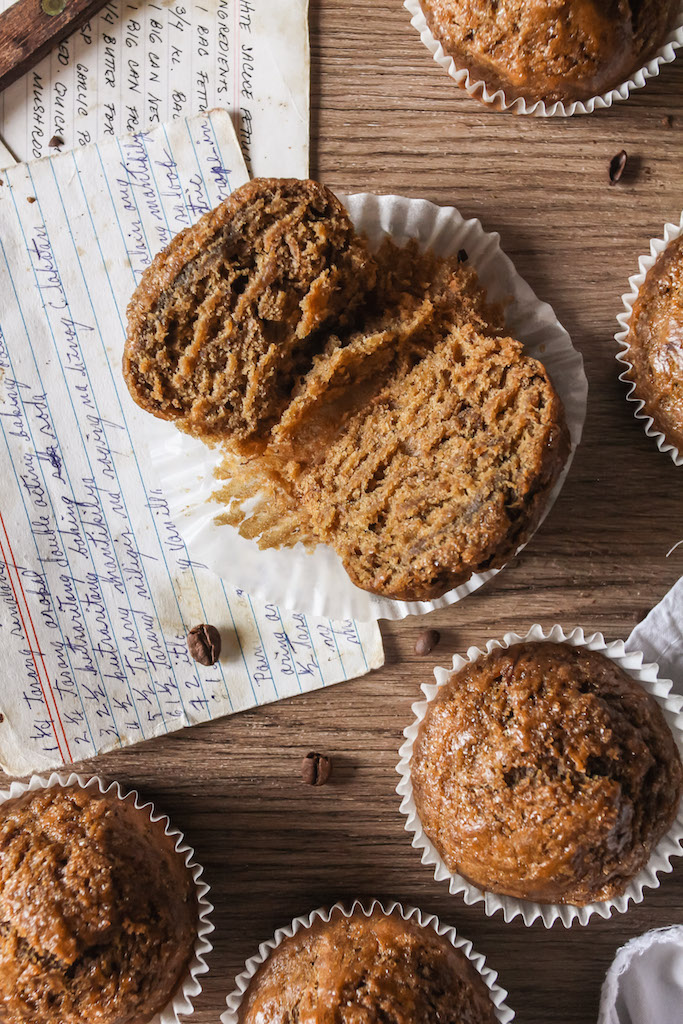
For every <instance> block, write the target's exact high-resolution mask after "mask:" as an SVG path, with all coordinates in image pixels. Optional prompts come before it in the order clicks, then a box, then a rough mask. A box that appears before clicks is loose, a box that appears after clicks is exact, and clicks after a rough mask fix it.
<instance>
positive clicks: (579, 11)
mask: <svg viewBox="0 0 683 1024" xmlns="http://www.w3.org/2000/svg"><path fill="white" fill-rule="evenodd" d="M420 3H421V5H422V8H423V10H424V14H425V18H426V19H427V24H428V25H429V27H430V29H431V31H432V34H433V35H434V36H435V38H436V39H438V40H439V41H440V42H441V44H442V46H443V48H444V50H445V51H446V53H448V54H450V55H451V56H452V57H453V58H454V59H455V60H456V62H459V63H460V64H461V65H462V66H465V67H468V68H469V70H470V71H471V72H472V73H473V75H474V77H475V78H478V79H482V80H483V81H484V82H486V84H487V85H488V87H489V88H490V89H503V90H504V91H505V92H506V94H508V95H509V97H510V98H517V97H523V98H525V99H530V100H545V101H546V102H551V103H553V102H556V101H558V100H562V101H566V102H571V101H573V100H582V99H588V98H589V97H591V96H596V95H599V94H600V93H603V92H606V91H608V90H609V89H612V88H614V87H615V86H617V85H619V84H621V82H623V81H625V80H626V79H627V78H629V77H630V74H631V72H633V71H635V70H636V69H637V68H639V67H641V66H642V65H643V64H644V63H646V61H647V60H648V59H649V57H650V56H651V55H652V53H654V51H655V50H656V49H657V48H658V46H659V45H660V44H661V42H662V41H663V39H664V38H665V36H666V34H667V32H668V30H669V29H670V27H671V24H672V20H673V17H674V14H675V11H676V0H637V2H636V0H420Z"/></svg>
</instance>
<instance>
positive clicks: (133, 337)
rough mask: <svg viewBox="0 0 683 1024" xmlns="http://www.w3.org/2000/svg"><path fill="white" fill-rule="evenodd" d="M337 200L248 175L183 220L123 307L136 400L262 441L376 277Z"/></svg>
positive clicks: (209, 435)
mask: <svg viewBox="0 0 683 1024" xmlns="http://www.w3.org/2000/svg"><path fill="white" fill-rule="evenodd" d="M374 277H375V265H374V261H373V259H372V257H371V256H370V254H369V252H368V250H367V247H366V245H365V242H364V241H363V240H362V239H361V238H359V237H358V236H357V235H356V233H355V231H354V229H353V225H352V224H351V221H350V219H349V216H348V214H347V212H346V210H345V209H344V207H343V206H342V205H341V203H340V202H339V200H338V199H337V198H336V197H335V196H334V195H333V194H332V193H331V192H330V191H329V189H327V188H325V186H324V185H320V184H318V183H317V182H314V181H299V180H297V179H293V178H292V179H287V178H283V179H263V178H261V179H259V178H257V179H255V180H254V181H251V182H249V183H248V184H246V185H244V186H243V187H242V188H240V189H237V191H235V192H233V194H232V195H231V196H229V198H228V199H226V200H225V201H224V202H223V203H221V204H220V206H218V207H216V209H215V210H211V211H210V212H209V213H207V214H205V216H203V217H202V218H201V220H199V221H198V222H197V224H195V225H193V226H192V227H189V228H186V229H185V230H184V231H182V232H181V233H180V234H179V235H177V236H176V237H175V238H174V239H173V241H172V242H171V243H170V244H169V245H168V246H167V247H166V248H165V249H164V250H163V251H162V252H160V253H159V254H158V255H157V256H156V258H155V259H154V261H153V262H152V264H151V265H150V266H149V267H148V268H147V269H146V270H145V272H144V274H143V276H142V280H141V282H140V284H139V286H138V288H137V290H136V291H135V293H134V294H133V297H132V299H131V301H130V304H129V307H128V332H127V337H126V343H125V349H124V358H123V373H124V377H125V379H126V383H127V384H128V388H129V390H130V393H131V395H132V396H133V398H134V399H135V401H136V402H137V403H138V405H140V406H141V407H142V408H143V409H146V410H147V411H148V412H151V413H153V414H154V415H155V416H160V417H162V418H165V419H174V420H177V421H178V423H179V425H180V426H182V427H183V428H184V429H186V430H188V431H189V432H190V433H196V434H198V435H199V436H201V437H203V438H205V439H209V440H210V439H216V438H226V437H232V438H234V439H236V440H239V441H247V442H248V441H249V440H252V439H258V438H259V437H260V436H262V434H263V433H264V431H266V430H267V428H268V426H269V424H271V423H272V422H274V421H275V419H276V418H277V416H278V415H279V413H280V412H281V411H282V408H283V407H284V405H285V404H286V402H287V400H288V398H289V394H290V392H291V389H292V387H293V385H294V382H295V380H296V379H297V377H298V376H299V374H301V373H303V372H305V371H306V370H307V369H308V368H309V366H310V364H311V359H312V355H313V354H314V353H315V352H316V351H318V349H319V343H318V339H319V334H320V328H321V327H323V325H324V324H325V323H326V322H327V321H329V320H330V319H333V318H334V319H335V321H338V320H341V321H342V322H343V321H344V319H345V318H346V317H347V316H348V314H349V312H350V311H351V310H353V308H354V307H355V306H356V305H357V304H358V303H359V302H360V300H361V299H362V297H363V295H364V294H365V292H366V291H367V289H368V288H371V287H372V285H373V284H374Z"/></svg>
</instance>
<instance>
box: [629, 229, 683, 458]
mask: <svg viewBox="0 0 683 1024" xmlns="http://www.w3.org/2000/svg"><path fill="white" fill-rule="evenodd" d="M627 342H628V345H629V351H628V353H627V357H628V359H629V361H630V362H631V364H632V366H633V369H632V370H630V371H629V373H628V376H629V377H630V378H631V380H633V381H634V383H635V385H636V388H635V397H637V398H640V399H642V401H643V402H644V403H645V405H644V409H645V412H646V413H647V414H648V416H651V417H652V419H653V420H654V422H655V426H656V427H657V429H658V430H660V431H661V432H662V433H663V434H664V435H665V436H666V439H667V441H669V442H670V443H671V444H673V445H675V446H676V447H677V448H678V449H679V450H681V451H683V235H681V236H679V237H678V238H675V239H674V240H673V241H672V242H669V244H668V245H667V247H666V249H664V250H663V252H661V253H660V254H659V256H658V258H657V260H656V262H655V263H654V265H653V266H652V267H651V268H650V270H649V271H648V274H647V277H646V278H645V281H644V282H643V284H642V286H641V288H640V291H639V292H638V298H637V299H636V302H635V305H634V307H633V313H632V315H631V326H630V330H629V333H628V338H627Z"/></svg>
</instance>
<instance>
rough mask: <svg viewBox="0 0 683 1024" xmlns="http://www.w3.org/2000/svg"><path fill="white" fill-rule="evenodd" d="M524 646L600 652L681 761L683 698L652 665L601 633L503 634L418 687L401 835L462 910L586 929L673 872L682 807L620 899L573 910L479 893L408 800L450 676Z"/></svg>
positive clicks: (404, 751)
mask: <svg viewBox="0 0 683 1024" xmlns="http://www.w3.org/2000/svg"><path fill="white" fill-rule="evenodd" d="M526 641H540V642H552V643H567V644H571V646H572V647H586V648H587V649H588V650H590V651H600V652H601V653H602V654H604V655H606V656H607V657H608V658H610V659H611V660H612V661H614V662H616V663H617V665H619V666H620V667H621V668H622V669H624V671H625V672H627V673H628V674H629V675H630V676H631V677H632V678H633V679H635V680H636V681H637V682H639V683H640V685H641V686H642V687H643V689H645V690H647V692H648V693H651V694H652V696H653V697H654V698H655V699H656V700H657V702H658V703H659V705H660V707H661V709H662V711H663V713H664V717H665V718H666V721H667V723H668V725H669V728H670V729H671V731H672V733H673V735H674V738H675V740H676V744H677V746H678V750H679V752H680V753H681V756H683V698H681V697H679V696H676V695H675V694H673V693H672V692H671V691H672V686H673V684H672V682H671V680H670V679H660V678H658V671H659V670H658V666H657V665H655V664H643V655H642V653H641V652H640V651H635V652H634V651H626V650H625V648H624V643H623V641H622V640H616V641H614V642H612V643H607V642H606V641H605V638H604V637H603V635H602V633H593V634H591V635H590V636H585V635H584V632H583V630H582V629H578V628H577V629H573V630H572V631H571V633H568V634H567V633H565V632H564V630H563V629H562V627H561V626H557V625H556V626H553V627H552V629H551V630H550V632H549V633H545V632H544V631H543V628H542V626H539V625H534V626H532V627H531V629H530V630H529V632H528V633H527V634H526V636H519V635H518V634H517V633H506V634H505V636H504V637H503V639H502V640H489V642H488V643H487V645H486V650H484V651H483V650H481V649H480V648H479V647H470V648H469V649H468V651H467V655H466V656H465V657H462V656H461V655H459V654H456V655H454V656H453V666H452V668H435V669H434V676H435V678H436V684H432V685H427V684H425V685H424V686H423V687H422V690H423V691H424V694H425V698H426V699H425V700H422V701H417V702H416V703H415V704H413V707H412V710H413V714H414V715H415V720H414V721H413V723H412V725H410V726H408V727H407V728H406V729H405V730H404V733H403V735H404V736H405V742H404V743H403V745H402V746H401V749H400V751H399V754H400V758H401V760H400V761H399V764H398V766H397V769H396V770H397V772H398V774H399V775H400V776H401V781H400V782H399V784H398V786H397V787H396V792H397V793H398V794H399V795H400V796H401V797H402V800H401V813H402V814H404V815H405V817H406V819H407V820H406V823H405V829H406V831H407V832H410V833H411V834H412V845H413V846H414V847H415V849H416V850H419V851H420V852H421V854H422V863H423V864H427V865H429V866H430V867H433V868H434V877H435V879H436V880H437V881H438V882H447V883H448V886H449V889H450V892H451V893H459V894H461V895H462V897H463V899H464V900H465V903H466V904H467V905H468V906H471V905H472V904H474V903H483V904H484V911H485V913H486V914H487V915H488V916H489V917H492V916H493V915H494V914H496V913H498V911H500V912H502V914H503V917H504V918H505V921H512V920H514V919H515V918H516V917H521V918H522V919H523V921H524V923H525V924H527V925H531V924H533V923H534V921H537V920H541V921H542V922H543V924H544V925H545V926H546V928H550V927H552V925H554V924H555V922H556V921H560V922H561V923H562V924H563V925H565V926H566V927H570V926H571V925H572V924H574V922H577V923H578V924H587V923H588V921H589V920H590V919H591V917H593V916H594V915H595V916H597V917H602V918H608V917H610V915H611V914H612V913H614V912H617V913H623V912H624V911H625V910H626V909H627V908H628V905H629V903H631V902H633V903H640V902H642V900H643V896H644V890H645V889H646V888H650V889H655V888H657V887H658V886H659V878H658V876H659V875H660V874H665V873H667V872H670V871H672V870H673V867H672V864H671V859H672V857H676V856H681V855H683V801H681V805H680V806H679V808H678V814H677V817H676V820H675V821H674V823H673V825H672V826H671V828H670V829H669V831H668V833H667V834H666V835H665V836H664V837H663V838H662V839H661V840H660V842H659V843H658V845H657V847H656V848H655V850H654V851H653V853H652V855H651V857H650V860H649V861H648V863H647V864H646V865H645V867H644V868H643V870H642V871H640V872H639V873H638V875H636V877H635V878H634V879H632V880H631V882H630V883H629V885H628V886H627V887H626V889H625V891H624V892H623V894H622V895H621V896H619V897H617V898H616V899H613V900H605V901H603V902H601V903H589V904H588V905H587V906H585V907H577V906H568V905H559V904H542V903H535V902H532V901H531V900H521V899H516V898H514V897H512V896H500V895H497V894H496V893H491V892H484V891H482V890H481V889H479V888H478V887H477V886H475V885H473V884H472V883H471V882H468V881H467V880H466V879H464V878H463V877H462V876H461V875H458V874H456V873H454V872H451V871H449V869H448V867H447V866H446V864H445V863H444V861H443V860H442V858H441V856H440V855H439V853H438V851H437V849H436V847H435V846H434V845H433V843H432V842H431V841H430V840H429V839H428V838H427V836H426V835H425V832H424V830H423V828H422V823H421V822H420V818H419V816H418V812H417V807H416V805H415V799H414V796H413V783H412V777H411V767H410V761H411V758H412V755H413V747H414V744H415V740H416V738H417V735H418V731H419V728H420V725H421V723H422V721H423V719H424V717H425V715H426V713H427V708H428V707H429V705H430V704H431V702H432V701H433V700H434V698H435V697H436V696H437V694H438V693H439V691H440V689H441V687H442V686H444V685H445V684H446V683H447V682H448V680H449V679H450V677H451V675H452V674H453V672H458V671H459V670H460V669H461V668H463V666H464V665H467V664H471V663H472V662H475V661H478V660H479V659H480V658H482V657H484V656H485V655H486V654H490V653H491V652H492V651H494V650H497V649H507V648H508V647H511V646H512V645H513V644H518V643H525V642H526Z"/></svg>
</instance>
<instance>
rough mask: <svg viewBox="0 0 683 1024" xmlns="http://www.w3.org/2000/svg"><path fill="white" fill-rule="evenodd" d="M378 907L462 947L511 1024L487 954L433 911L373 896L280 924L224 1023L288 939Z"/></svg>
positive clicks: (246, 973)
mask: <svg viewBox="0 0 683 1024" xmlns="http://www.w3.org/2000/svg"><path fill="white" fill-rule="evenodd" d="M375 910H380V911H381V912H382V913H383V914H386V915H387V916H389V915H391V914H397V915H399V916H400V917H401V918H402V919H403V920H404V921H411V920H414V921H416V922H417V924H418V925H419V926H420V927H421V928H431V929H432V930H433V931H435V932H436V934H437V935H440V936H442V937H443V938H444V939H446V940H447V941H448V942H450V943H451V945H452V946H454V947H455V948H456V949H459V950H460V951H461V952H462V953H464V955H465V956H466V957H467V959H468V960H469V961H470V962H471V963H472V965H473V966H474V967H475V969H476V970H477V971H478V973H479V974H480V975H481V977H482V979H483V981H484V983H485V984H486V987H487V988H488V990H489V994H490V996H491V1001H492V1002H493V1005H494V1008H495V1013H496V1018H497V1020H498V1021H499V1024H509V1022H510V1021H512V1020H514V1017H515V1014H514V1012H513V1011H512V1010H511V1009H510V1007H509V1006H508V1005H507V1004H506V1002H505V1000H506V998H507V992H506V991H505V989H504V988H502V987H501V986H500V985H499V984H498V983H497V978H498V975H497V973H496V972H495V971H493V970H491V968H490V967H487V966H486V958H485V957H484V956H483V955H482V954H481V953H477V952H476V950H475V949H474V948H473V947H472V943H471V942H470V941H469V939H463V938H462V936H460V935H458V933H457V932H456V930H455V928H452V927H450V926H449V925H445V924H442V923H441V922H440V921H439V919H438V917H436V915H434V914H425V913H424V912H423V911H421V910H418V909H417V907H404V906H403V905H402V904H400V903H397V902H395V901H394V900H392V901H391V902H389V903H382V902H380V900H372V902H371V903H370V905H369V908H366V906H365V904H364V903H363V902H361V901H360V900H355V901H354V903H353V905H352V906H351V907H350V908H349V907H347V906H346V905H345V904H343V903H335V904H334V906H332V907H330V908H329V910H328V909H325V908H320V909H318V910H314V911H312V913H310V914H307V915H305V916H302V917H295V918H294V920H293V921H292V922H291V924H288V925H287V926H286V927H285V928H278V930H277V931H276V932H275V934H274V935H273V937H272V939H268V941H267V942H262V943H261V945H260V946H259V948H258V953H257V954H256V955H255V956H252V957H250V958H249V960H247V962H246V964H245V965H244V970H243V971H242V973H241V974H239V975H238V976H237V977H236V978H235V988H234V990H233V991H232V992H231V993H230V995H229V996H228V997H227V999H226V1002H227V1004H228V1008H227V1010H226V1011H225V1012H224V1013H223V1014H222V1015H221V1021H222V1024H237V1019H238V1014H239V1009H240V1006H241V1004H242V1000H243V998H244V994H245V992H246V991H247V988H248V987H249V984H250V982H251V980H252V978H253V977H254V975H255V974H256V972H257V971H258V969H259V968H260V967H261V966H262V965H263V964H264V963H265V962H266V961H267V960H268V959H269V958H270V956H271V954H272V953H273V951H274V950H276V949H277V948H278V946H280V945H281V943H282V942H284V940H285V939H291V938H292V936H293V935H296V934H297V933H298V932H299V931H302V930H304V931H305V930H306V929H308V928H311V927H312V926H313V925H314V924H315V923H316V922H317V921H324V922H325V923H327V922H328V921H329V920H330V918H331V917H332V916H333V914H338V913H339V914H343V915H344V917H347V918H350V917H353V916H354V915H356V914H363V915H364V916H365V917H370V916H371V915H372V913H373V912H374V911H375Z"/></svg>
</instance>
